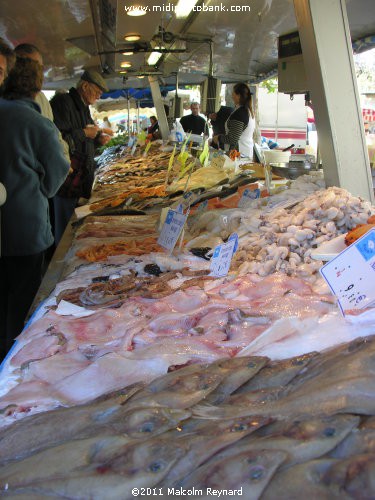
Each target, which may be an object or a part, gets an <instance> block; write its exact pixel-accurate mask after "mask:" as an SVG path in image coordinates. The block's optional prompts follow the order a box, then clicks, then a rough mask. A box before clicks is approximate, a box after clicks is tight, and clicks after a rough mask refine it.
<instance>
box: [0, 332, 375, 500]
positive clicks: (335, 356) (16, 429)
mask: <svg viewBox="0 0 375 500" xmlns="http://www.w3.org/2000/svg"><path fill="white" fill-rule="evenodd" d="M374 352H375V338H374V337H370V338H362V339H357V340H356V341H355V342H351V343H349V344H342V345H340V346H338V347H336V348H335V349H331V350H329V351H326V352H323V353H320V354H319V353H314V352H313V353H309V354H306V355H304V356H298V357H293V358H290V359H286V360H283V361H279V362H275V361H273V362H272V361H270V360H269V359H268V358H267V357H259V356H250V357H249V356H246V357H238V358H231V359H220V360H218V361H216V362H214V363H211V364H194V365H190V366H187V367H185V368H181V369H179V370H175V371H172V372H170V373H168V374H166V375H163V376H161V377H158V378H156V379H155V380H153V381H152V382H150V383H149V384H148V385H144V384H134V385H131V386H128V387H125V388H119V389H118V390H115V391H112V392H110V393H108V394H106V395H104V396H101V397H100V398H97V399H95V400H93V401H90V402H88V403H85V404H83V405H79V406H75V407H73V408H58V409H56V410H52V411H48V412H45V413H42V414H38V415H33V416H30V417H27V418H25V419H24V420H22V422H16V423H14V424H13V425H12V426H11V427H7V428H6V429H4V430H2V431H0V494H1V496H2V498H44V497H50V496H53V497H54V498H71V499H77V500H78V499H81V498H93V499H101V498H104V497H105V498H110V499H118V498H121V499H124V500H130V499H132V498H134V496H133V494H132V489H133V488H138V489H139V490H141V488H156V491H157V492H158V494H159V493H160V492H162V493H163V494H167V492H169V494H171V495H172V497H173V498H175V497H177V496H180V495H181V494H182V493H181V492H183V491H186V490H190V496H192V497H193V498H197V499H206V498H210V492H211V491H212V490H213V489H215V490H220V491H222V490H227V491H226V494H223V497H224V498H233V497H234V498H240V497H243V498H246V499H249V500H257V499H274V498H281V499H285V500H289V499H290V498H299V497H300V495H301V492H303V494H304V495H306V497H307V498H327V499H331V498H340V499H342V498H345V499H346V498H347V499H357V498H373V497H374V496H375V484H374V480H373V478H374V477H375V476H374V471H375V453H374V450H375V444H374V443H375V417H374V415H375V403H374V398H372V397H370V392H369V391H371V388H372V387H373V385H374V382H375V365H374ZM288 407H289V409H288ZM202 417H203V418H202Z"/></svg>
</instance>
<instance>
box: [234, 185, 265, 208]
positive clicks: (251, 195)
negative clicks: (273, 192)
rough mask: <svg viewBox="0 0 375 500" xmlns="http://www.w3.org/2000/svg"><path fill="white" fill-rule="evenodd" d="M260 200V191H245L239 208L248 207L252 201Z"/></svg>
mask: <svg viewBox="0 0 375 500" xmlns="http://www.w3.org/2000/svg"><path fill="white" fill-rule="evenodd" d="M258 198H260V189H253V190H251V189H245V191H244V192H243V193H242V196H241V199H240V201H239V202H238V208H242V207H246V206H247V204H248V203H249V202H250V201H253V200H256V199H258Z"/></svg>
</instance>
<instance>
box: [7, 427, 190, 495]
mask: <svg viewBox="0 0 375 500" xmlns="http://www.w3.org/2000/svg"><path fill="white" fill-rule="evenodd" d="M118 437H119V436H118ZM107 439H115V438H107ZM74 443H75V442H72V443H71V446H73V445H74ZM98 444H99V446H98V447H97V448H96V447H92V448H91V451H92V453H91V454H90V455H89V461H90V462H91V463H90V464H89V465H86V466H78V467H77V469H76V470H75V471H70V472H67V474H66V475H64V473H63V471H60V473H59V474H58V475H56V477H54V478H51V477H49V478H48V479H41V478H39V479H38V478H37V477H36V476H37V474H35V479H34V480H33V479H32V471H29V470H27V469H25V470H23V469H22V465H23V466H25V465H27V464H28V460H30V459H26V460H24V461H20V462H17V464H18V470H17V472H18V477H14V479H13V476H12V482H9V479H10V476H9V477H8V478H7V477H6V474H5V471H4V472H3V477H2V479H1V482H0V488H1V490H4V488H5V487H7V488H8V490H7V491H9V493H32V494H40V495H46V494H49V495H51V496H63V497H68V498H71V499H83V498H90V499H95V500H96V499H98V500H99V499H103V498H109V499H119V498H121V500H128V499H129V500H130V499H134V496H133V495H132V489H133V488H143V487H145V488H147V487H152V486H154V485H155V484H157V483H158V482H159V481H161V480H162V479H163V477H164V476H165V475H166V474H167V473H168V472H169V470H170V469H171V468H172V467H173V465H174V464H175V463H176V461H177V460H178V459H179V458H181V457H182V456H183V455H184V453H185V451H186V444H185V443H179V442H177V443H176V442H171V441H163V440H160V439H158V438H155V439H150V440H148V441H143V442H141V443H139V442H137V443H136V445H130V444H129V445H126V444H125V445H124V446H123V447H121V443H120V444H119V445H114V446H113V443H112V446H111V447H108V448H104V449H103V448H102V449H101V448H100V441H99V442H98ZM72 449H73V448H72ZM47 451H50V450H47ZM112 452H113V453H112ZM42 453H43V452H42ZM50 456H52V452H51V455H50ZM34 463H35V462H34ZM11 465H15V464H10V465H9V466H8V468H9V467H10V466H11ZM73 465H74V464H71V466H70V469H72V468H73ZM8 470H9V469H8ZM13 470H14V469H13ZM38 471H39V472H40V474H42V472H41V468H39V469H38ZM26 477H27V479H26ZM4 481H7V482H4Z"/></svg>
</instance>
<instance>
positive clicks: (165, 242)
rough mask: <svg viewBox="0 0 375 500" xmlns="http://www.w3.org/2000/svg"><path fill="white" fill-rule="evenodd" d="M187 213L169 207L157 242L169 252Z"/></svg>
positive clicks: (179, 232)
mask: <svg viewBox="0 0 375 500" xmlns="http://www.w3.org/2000/svg"><path fill="white" fill-rule="evenodd" d="M187 216H188V213H187V214H186V215H184V214H183V213H181V212H178V211H176V210H171V209H169V211H168V214H167V217H166V219H165V222H164V225H163V227H162V230H161V233H160V236H159V239H158V243H159V245H160V246H162V247H164V248H166V249H167V250H169V251H170V252H172V251H173V249H174V247H175V245H176V243H177V240H178V237H179V236H180V234H181V231H182V229H183V227H184V225H185V222H186V219H187Z"/></svg>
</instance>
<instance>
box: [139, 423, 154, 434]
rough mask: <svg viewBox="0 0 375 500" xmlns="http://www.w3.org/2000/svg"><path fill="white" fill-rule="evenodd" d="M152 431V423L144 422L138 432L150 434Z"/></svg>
mask: <svg viewBox="0 0 375 500" xmlns="http://www.w3.org/2000/svg"><path fill="white" fill-rule="evenodd" d="M153 430H154V424H153V423H152V422H145V423H144V424H143V425H142V427H141V428H140V432H152V431H153Z"/></svg>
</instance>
